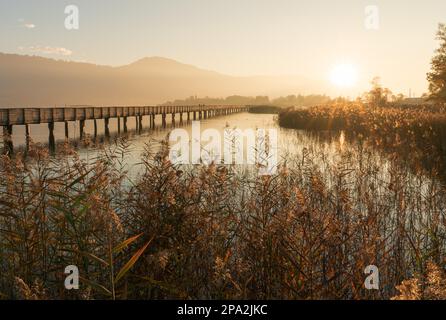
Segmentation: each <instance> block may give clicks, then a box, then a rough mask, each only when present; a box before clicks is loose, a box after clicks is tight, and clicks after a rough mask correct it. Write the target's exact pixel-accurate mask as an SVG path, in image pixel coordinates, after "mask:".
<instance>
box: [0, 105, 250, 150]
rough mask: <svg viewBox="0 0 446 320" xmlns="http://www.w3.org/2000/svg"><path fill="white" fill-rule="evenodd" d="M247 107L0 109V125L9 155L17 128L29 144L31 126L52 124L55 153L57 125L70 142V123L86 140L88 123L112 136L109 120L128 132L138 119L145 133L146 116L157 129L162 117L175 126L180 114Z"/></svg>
mask: <svg viewBox="0 0 446 320" xmlns="http://www.w3.org/2000/svg"><path fill="white" fill-rule="evenodd" d="M248 109H249V107H247V106H205V105H199V106H144V107H91V106H85V107H84V106H79V107H78V106H76V107H60V108H16V109H0V125H1V126H3V137H4V149H5V152H6V153H8V154H12V153H13V151H14V148H13V144H12V139H11V136H12V133H13V126H15V125H23V126H25V127H26V131H25V132H26V133H25V134H26V141H28V140H29V135H30V133H29V125H30V124H39V123H48V131H49V134H48V145H49V148H50V150H51V151H54V150H55V146H56V143H55V137H54V123H56V122H64V123H65V138H66V139H68V138H69V136H68V122H70V121H79V124H80V125H79V136H80V138H81V139H82V138H83V136H84V128H85V121H86V120H93V121H94V135H95V136H96V135H97V120H101V119H102V120H103V121H104V127H105V135H106V136H109V134H110V131H109V119H112V118H117V119H118V132H120V131H121V118H122V121H123V129H124V132H126V131H127V118H128V117H135V118H136V130H137V131H139V132H140V131H141V130H142V119H143V117H144V116H149V117H150V127H154V126H155V117H156V116H157V115H159V116H161V120H162V126H163V127H165V126H166V117H167V115H168V114H171V115H172V122H175V115H176V114H179V116H180V122H181V121H182V120H183V115H184V114H186V116H187V120H191V119H192V118H193V120H197V119H206V118H209V117H213V116H219V115H227V114H231V113H236V112H243V111H247V110H248Z"/></svg>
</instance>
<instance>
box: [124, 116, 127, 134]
mask: <svg viewBox="0 0 446 320" xmlns="http://www.w3.org/2000/svg"><path fill="white" fill-rule="evenodd" d="M124 133H127V117H124Z"/></svg>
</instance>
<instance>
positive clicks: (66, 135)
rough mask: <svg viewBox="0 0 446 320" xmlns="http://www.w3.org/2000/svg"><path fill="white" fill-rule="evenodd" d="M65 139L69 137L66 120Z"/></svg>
mask: <svg viewBox="0 0 446 320" xmlns="http://www.w3.org/2000/svg"><path fill="white" fill-rule="evenodd" d="M65 139H67V140H68V139H69V136H68V121H65Z"/></svg>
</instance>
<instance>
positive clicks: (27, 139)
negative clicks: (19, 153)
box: [25, 124, 30, 154]
mask: <svg viewBox="0 0 446 320" xmlns="http://www.w3.org/2000/svg"><path fill="white" fill-rule="evenodd" d="M29 142H30V136H29V125H28V124H26V125H25V143H26V149H25V154H28V152H29Z"/></svg>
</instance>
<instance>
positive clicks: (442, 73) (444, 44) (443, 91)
mask: <svg viewBox="0 0 446 320" xmlns="http://www.w3.org/2000/svg"><path fill="white" fill-rule="evenodd" d="M437 40H439V41H440V48H438V49H437V50H436V54H435V56H434V57H433V58H432V62H431V66H432V67H431V72H429V73H428V74H427V79H428V81H429V91H430V97H429V99H430V100H433V101H436V102H441V103H445V102H446V25H445V24H442V23H440V24H439V26H438V32H437Z"/></svg>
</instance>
